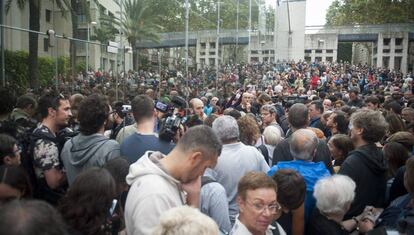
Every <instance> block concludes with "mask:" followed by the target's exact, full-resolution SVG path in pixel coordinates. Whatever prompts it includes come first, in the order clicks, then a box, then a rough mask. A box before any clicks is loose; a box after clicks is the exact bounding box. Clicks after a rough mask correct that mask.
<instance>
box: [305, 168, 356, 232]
mask: <svg viewBox="0 0 414 235" xmlns="http://www.w3.org/2000/svg"><path fill="white" fill-rule="evenodd" d="M355 187H356V185H355V182H354V181H353V180H352V179H351V178H350V177H348V176H344V175H333V176H329V177H326V178H323V179H320V180H319V181H318V182H317V183H316V185H315V188H314V192H313V196H314V197H315V199H316V208H315V209H314V211H313V214H312V216H311V218H310V221H309V223H308V228H307V233H306V234H308V235H345V234H350V231H352V230H353V229H355V228H356V227H357V222H358V220H357V219H356V218H354V219H351V220H349V221H345V222H343V221H342V220H343V218H344V216H345V214H346V212H347V211H348V210H349V208H350V206H351V203H352V201H353V200H354V197H355Z"/></svg>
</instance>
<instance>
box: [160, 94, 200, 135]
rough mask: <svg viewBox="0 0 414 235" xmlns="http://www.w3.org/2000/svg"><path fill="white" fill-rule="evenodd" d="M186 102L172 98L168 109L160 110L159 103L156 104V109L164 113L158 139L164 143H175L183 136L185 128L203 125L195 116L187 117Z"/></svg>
mask: <svg viewBox="0 0 414 235" xmlns="http://www.w3.org/2000/svg"><path fill="white" fill-rule="evenodd" d="M186 107H187V102H186V101H185V99H184V98H182V97H180V96H174V97H173V99H172V100H171V104H170V105H169V108H168V110H167V108H161V107H160V105H159V102H157V104H156V109H157V110H159V111H161V112H164V113H165V116H166V117H165V118H164V119H163V120H162V124H161V127H160V131H159V138H160V139H161V140H163V141H166V142H174V143H177V142H178V140H179V139H180V138H181V136H182V135H184V132H185V130H186V128H189V127H192V126H196V125H198V124H203V122H202V121H201V119H200V117H199V116H198V115H197V114H193V115H191V116H187V111H186Z"/></svg>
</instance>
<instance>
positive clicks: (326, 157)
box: [272, 135, 334, 173]
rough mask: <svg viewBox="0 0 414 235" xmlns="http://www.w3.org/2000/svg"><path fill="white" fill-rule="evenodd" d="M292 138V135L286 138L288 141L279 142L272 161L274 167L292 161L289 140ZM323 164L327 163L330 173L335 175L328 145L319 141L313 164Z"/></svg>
mask: <svg viewBox="0 0 414 235" xmlns="http://www.w3.org/2000/svg"><path fill="white" fill-rule="evenodd" d="M290 138H291V135H289V136H288V137H286V139H284V140H282V141H280V142H279V144H278V145H277V146H276V148H275V150H274V151H273V160H272V166H273V165H276V164H277V163H278V162H280V161H292V160H293V156H292V154H291V153H290V146H289V140H290ZM321 161H322V162H323V163H325V166H326V168H327V169H328V170H329V172H331V173H333V172H334V171H333V168H332V159H331V153H330V152H329V148H328V145H327V144H326V143H325V142H323V141H319V143H318V147H317V149H316V154H315V157H314V158H313V162H321Z"/></svg>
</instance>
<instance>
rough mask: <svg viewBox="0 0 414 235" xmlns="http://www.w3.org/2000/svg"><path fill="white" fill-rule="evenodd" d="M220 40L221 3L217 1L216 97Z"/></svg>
mask: <svg viewBox="0 0 414 235" xmlns="http://www.w3.org/2000/svg"><path fill="white" fill-rule="evenodd" d="M219 40H220V2H219V1H217V37H216V61H215V62H216V95H218V90H217V86H218V79H219V78H218V75H219V58H218V57H219V46H220V43H219Z"/></svg>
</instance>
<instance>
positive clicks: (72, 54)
mask: <svg viewBox="0 0 414 235" xmlns="http://www.w3.org/2000/svg"><path fill="white" fill-rule="evenodd" d="M77 2H78V1H77V0H71V1H70V5H71V6H72V10H71V18H72V37H73V38H78V14H77V12H78V9H77V8H78V5H79V4H78V3H77ZM70 66H71V71H72V80H73V79H75V77H76V42H75V41H70Z"/></svg>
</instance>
